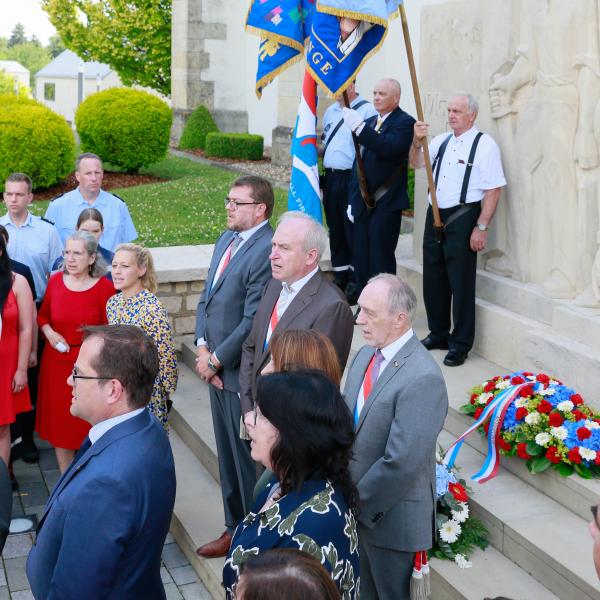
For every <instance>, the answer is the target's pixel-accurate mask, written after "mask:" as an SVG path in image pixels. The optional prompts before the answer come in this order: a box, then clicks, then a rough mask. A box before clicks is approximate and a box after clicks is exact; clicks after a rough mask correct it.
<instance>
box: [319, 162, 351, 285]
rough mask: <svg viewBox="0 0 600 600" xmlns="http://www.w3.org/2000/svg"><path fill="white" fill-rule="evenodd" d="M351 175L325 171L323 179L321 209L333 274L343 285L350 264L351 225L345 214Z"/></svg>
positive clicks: (348, 172) (349, 172)
mask: <svg viewBox="0 0 600 600" xmlns="http://www.w3.org/2000/svg"><path fill="white" fill-rule="evenodd" d="M351 173H352V170H351V169H347V170H340V169H325V177H324V179H323V207H324V209H325V217H326V218H327V226H328V227H329V248H330V250H331V264H332V265H333V274H334V276H335V278H336V280H339V281H341V282H344V283H345V280H346V279H347V278H348V270H349V269H350V265H351V264H352V223H350V221H349V220H348V215H347V213H346V210H347V208H348V184H349V182H350V175H351Z"/></svg>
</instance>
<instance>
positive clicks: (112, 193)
mask: <svg viewBox="0 0 600 600" xmlns="http://www.w3.org/2000/svg"><path fill="white" fill-rule="evenodd" d="M108 193H109V194H111V195H112V196H114V197H115V198H118V199H119V200H120V201H121V202H122V203H123V204H127V202H125V200H123V198H121V196H119V195H118V194H115V193H114V192H108Z"/></svg>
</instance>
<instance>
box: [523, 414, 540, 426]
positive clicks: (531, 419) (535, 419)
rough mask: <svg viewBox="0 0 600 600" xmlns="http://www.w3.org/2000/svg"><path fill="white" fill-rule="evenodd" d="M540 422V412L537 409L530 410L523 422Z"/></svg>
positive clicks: (532, 423)
mask: <svg viewBox="0 0 600 600" xmlns="http://www.w3.org/2000/svg"><path fill="white" fill-rule="evenodd" d="M539 422H540V413H539V412H537V411H533V412H530V413H529V414H528V415H527V416H526V417H525V423H527V425H537V424H538V423H539Z"/></svg>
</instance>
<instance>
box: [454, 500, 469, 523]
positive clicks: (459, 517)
mask: <svg viewBox="0 0 600 600" xmlns="http://www.w3.org/2000/svg"><path fill="white" fill-rule="evenodd" d="M458 504H459V506H460V510H453V511H452V519H453V520H454V521H456V522H457V523H464V522H465V521H466V520H467V519H468V518H469V505H468V504H467V503H466V502H459V503H458Z"/></svg>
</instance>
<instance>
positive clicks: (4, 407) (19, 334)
mask: <svg viewBox="0 0 600 600" xmlns="http://www.w3.org/2000/svg"><path fill="white" fill-rule="evenodd" d="M32 333H33V296H32V294H31V290H30V289H29V285H28V284H27V281H26V280H25V278H24V277H23V276H22V275H18V274H17V273H13V272H12V271H11V269H10V261H9V258H8V254H7V252H6V242H5V240H4V237H3V236H0V364H1V368H0V459H2V460H3V461H4V462H5V463H6V466H8V464H9V459H10V424H11V423H14V421H15V418H16V415H17V413H21V412H26V411H28V410H31V403H30V400H29V390H28V388H27V365H28V363H29V354H30V352H31V339H32Z"/></svg>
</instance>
